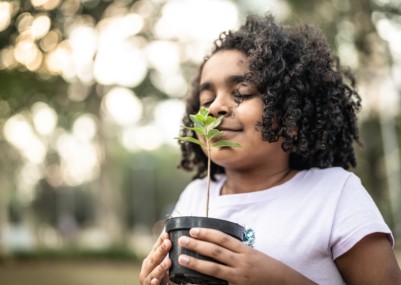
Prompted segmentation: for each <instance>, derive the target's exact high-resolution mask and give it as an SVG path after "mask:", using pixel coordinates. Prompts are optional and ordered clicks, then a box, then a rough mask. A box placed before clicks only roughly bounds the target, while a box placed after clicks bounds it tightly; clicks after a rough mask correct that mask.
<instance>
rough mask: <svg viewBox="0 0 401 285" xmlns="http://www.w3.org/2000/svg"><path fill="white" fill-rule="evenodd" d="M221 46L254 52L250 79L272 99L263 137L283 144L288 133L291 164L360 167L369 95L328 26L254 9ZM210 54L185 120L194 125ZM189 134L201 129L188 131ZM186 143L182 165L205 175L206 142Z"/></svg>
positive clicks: (266, 110)
mask: <svg viewBox="0 0 401 285" xmlns="http://www.w3.org/2000/svg"><path fill="white" fill-rule="evenodd" d="M221 50H239V51H241V52H242V53H243V54H244V55H245V56H246V57H247V58H248V60H249V73H248V74H247V75H246V77H247V80H248V81H250V82H251V83H253V84H255V86H256V87H257V88H258V90H259V91H260V93H261V96H262V100H263V103H264V112H263V118H261V121H260V122H258V126H259V127H260V129H261V139H263V140H265V141H268V142H276V141H278V139H279V138H280V137H282V138H283V143H282V149H283V150H284V151H286V152H289V153H290V159H289V164H290V165H289V166H290V168H292V169H297V170H303V169H309V168H312V167H318V168H327V167H332V166H340V167H343V168H345V169H348V168H349V167H350V166H352V167H355V166H356V158H355V153H354V149H353V142H354V141H355V142H357V143H358V144H360V139H359V135H358V126H357V118H356V112H357V111H359V109H360V107H361V98H360V96H359V95H358V93H357V90H356V82H355V77H354V76H353V74H352V73H351V71H350V69H349V68H345V67H343V66H341V65H340V60H339V58H338V57H337V56H336V55H335V54H334V52H333V51H332V49H331V47H330V45H329V43H328V42H327V39H326V37H325V35H324V34H323V33H322V32H321V30H319V29H318V28H315V27H312V26H309V25H305V24H301V25H298V26H285V25H280V24H277V23H276V22H275V19H274V17H273V16H272V15H270V14H267V15H265V16H255V15H251V16H248V18H247V19H246V22H245V24H244V25H242V26H241V27H240V28H239V29H238V30H237V31H228V32H223V33H221V34H220V36H219V38H218V39H217V40H216V41H215V42H214V47H213V49H212V52H211V55H213V54H215V53H217V52H219V51H221ZM209 57H210V56H209ZM207 59H208V57H207V58H205V60H204V62H203V63H202V64H201V65H200V67H199V71H198V75H197V76H196V78H195V79H194V81H193V82H192V89H191V92H190V94H189V96H188V98H187V101H186V104H187V106H186V114H185V116H184V119H183V122H184V125H185V126H191V121H190V120H189V114H194V113H196V112H198V110H199V108H200V103H199V92H198V90H199V88H198V87H199V82H200V74H201V71H202V68H203V66H204V64H205V63H206V62H207ZM273 122H275V124H274V126H273ZM294 134H296V135H294ZM181 135H182V136H188V135H194V134H190V133H188V130H186V129H183V130H182V131H181ZM180 145H181V151H182V159H181V162H180V165H179V166H180V167H181V168H183V169H185V170H188V171H192V170H195V176H194V179H195V178H200V177H203V176H205V174H206V169H207V167H206V166H207V158H206V156H205V154H204V153H203V151H202V150H201V148H200V147H199V146H198V145H195V144H191V143H188V142H180ZM217 173H224V168H223V167H220V166H218V165H216V164H212V173H211V174H212V177H213V176H214V175H215V174H217Z"/></svg>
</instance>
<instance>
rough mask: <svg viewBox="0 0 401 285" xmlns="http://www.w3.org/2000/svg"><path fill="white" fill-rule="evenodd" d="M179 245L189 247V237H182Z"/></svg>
mask: <svg viewBox="0 0 401 285" xmlns="http://www.w3.org/2000/svg"><path fill="white" fill-rule="evenodd" d="M179 243H180V245H187V244H189V237H187V236H183V237H180V239H179Z"/></svg>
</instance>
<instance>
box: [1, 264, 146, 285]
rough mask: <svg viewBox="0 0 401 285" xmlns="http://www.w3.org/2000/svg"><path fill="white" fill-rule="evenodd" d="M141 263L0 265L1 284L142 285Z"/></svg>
mask: <svg viewBox="0 0 401 285" xmlns="http://www.w3.org/2000/svg"><path fill="white" fill-rule="evenodd" d="M139 270H140V264H139V263H138V262H130V261H104V260H102V261H101V260H88V259H86V260H72V259H71V260H63V261H62V260H43V261H41V260H24V261H15V260H14V261H3V262H2V263H0V283H1V284H2V285H25V284H26V285H28V284H29V285H111V284H113V285H139V280H138V276H139Z"/></svg>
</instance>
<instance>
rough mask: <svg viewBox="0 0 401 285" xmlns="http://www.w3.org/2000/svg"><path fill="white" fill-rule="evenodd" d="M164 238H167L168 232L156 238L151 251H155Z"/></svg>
mask: <svg viewBox="0 0 401 285" xmlns="http://www.w3.org/2000/svg"><path fill="white" fill-rule="evenodd" d="M165 239H168V233H166V232H164V233H162V234H161V235H160V236H159V238H158V239H157V241H156V243H155V244H154V245H153V248H152V251H155V250H156V249H157V248H158V247H159V246H160V245H161V244H162V243H163V241H164V240H165Z"/></svg>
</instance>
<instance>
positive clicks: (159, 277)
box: [147, 258, 171, 285]
mask: <svg viewBox="0 0 401 285" xmlns="http://www.w3.org/2000/svg"><path fill="white" fill-rule="evenodd" d="M170 267H171V260H170V259H169V258H165V259H164V260H163V262H162V263H160V264H159V265H158V266H156V267H155V269H154V270H153V271H152V272H151V273H150V274H149V276H148V278H147V279H148V280H149V284H151V285H159V284H167V281H168V278H167V275H168V270H169V268H170Z"/></svg>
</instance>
